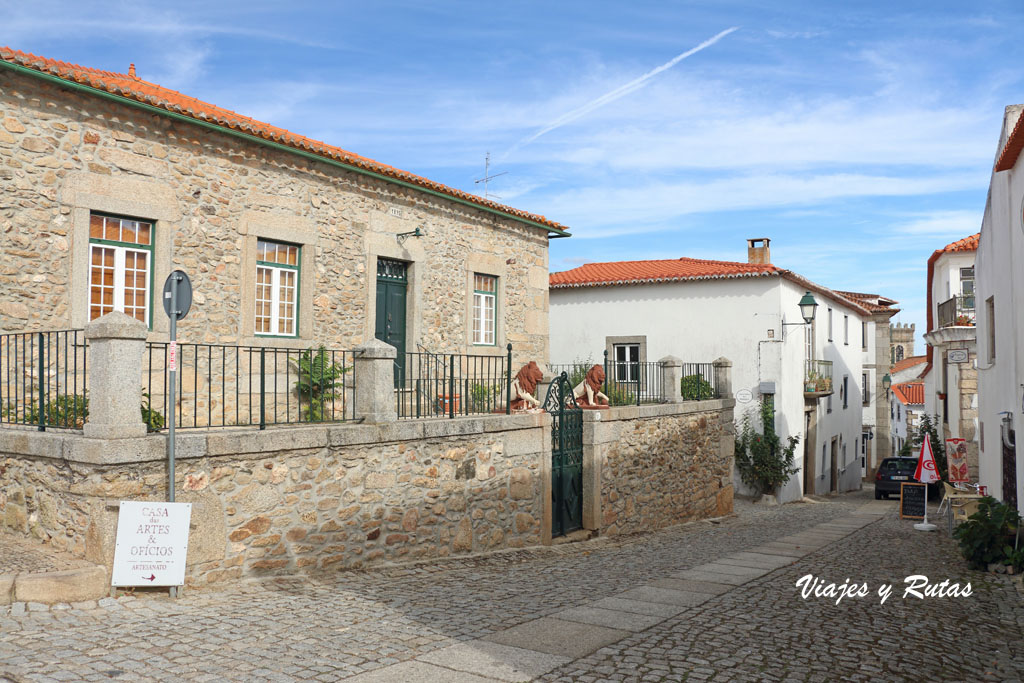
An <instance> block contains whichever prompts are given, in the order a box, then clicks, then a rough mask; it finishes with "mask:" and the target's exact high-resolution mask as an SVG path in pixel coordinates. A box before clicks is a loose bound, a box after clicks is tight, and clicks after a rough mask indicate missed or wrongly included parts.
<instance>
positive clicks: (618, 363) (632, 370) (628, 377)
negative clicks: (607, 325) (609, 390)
mask: <svg viewBox="0 0 1024 683" xmlns="http://www.w3.org/2000/svg"><path fill="white" fill-rule="evenodd" d="M613 348H614V351H615V380H616V381H617V382H635V381H637V378H638V377H639V376H640V345H639V344H615V346H614V347H613Z"/></svg>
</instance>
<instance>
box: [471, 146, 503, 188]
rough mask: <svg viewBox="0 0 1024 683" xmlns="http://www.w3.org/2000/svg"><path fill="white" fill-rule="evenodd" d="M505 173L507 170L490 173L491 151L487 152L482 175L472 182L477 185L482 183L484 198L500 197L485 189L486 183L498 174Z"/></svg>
mask: <svg viewBox="0 0 1024 683" xmlns="http://www.w3.org/2000/svg"><path fill="white" fill-rule="evenodd" d="M506 173H508V171H502V172H501V173H495V174H494V175H491V153H490V152H488V153H487V155H486V156H485V157H484V177H483V178H479V179H477V180H474V181H473V183H475V184H477V185H479V184H480V183H483V184H484V199H501V197H499V196H498V195H496V194H491V193H490V192H488V191H487V183H488V182H489V181H491V180H494V179H495V178H497V177H498V176H503V175H505V174H506Z"/></svg>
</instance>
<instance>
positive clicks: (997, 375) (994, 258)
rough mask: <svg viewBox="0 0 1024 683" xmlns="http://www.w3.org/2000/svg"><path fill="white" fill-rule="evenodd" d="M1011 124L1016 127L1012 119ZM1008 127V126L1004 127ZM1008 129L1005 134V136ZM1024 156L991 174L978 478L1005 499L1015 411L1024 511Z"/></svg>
mask: <svg viewBox="0 0 1024 683" xmlns="http://www.w3.org/2000/svg"><path fill="white" fill-rule="evenodd" d="M1007 124H1009V125H1011V126H1012V120H1011V119H1008V121H1007ZM1004 125H1006V124H1004ZM1005 132H1006V131H1005V128H1004V135H1003V137H1004V138H1005ZM1022 215H1024V156H1022V158H1021V159H1020V160H1018V161H1017V164H1016V166H1014V167H1013V168H1012V169H1010V170H1008V171H1001V172H999V173H994V174H993V175H992V181H991V185H990V187H989V204H988V206H987V207H986V210H985V216H984V219H983V221H982V226H981V242H980V244H979V246H978V252H977V266H976V276H977V282H976V285H977V310H978V327H977V333H978V420H979V428H980V429H981V430H983V435H982V438H981V442H982V445H983V446H984V448H983V449H982V450H981V452H980V454H979V476H980V479H981V483H982V484H985V485H987V486H988V487H989V491H990V492H992V493H993V494H994V495H996V496H1000V497H1002V439H1001V434H1000V425H1001V422H1002V419H1003V418H1002V416H1001V415H1000V413H1004V412H1007V411H1009V412H1010V413H1012V419H1013V425H1014V428H1015V430H1016V433H1017V447H1016V460H1017V501H1018V507H1021V508H1022V509H1024V405H1022V403H1024V396H1022V394H1024V265H1022V264H1024V222H1022ZM989 297H994V300H995V329H994V334H995V346H996V355H995V358H992V357H990V354H989V352H988V339H989V334H990V333H992V321H991V320H990V319H989V317H988V315H987V314H986V307H985V301H986V300H987V299H988V298H989Z"/></svg>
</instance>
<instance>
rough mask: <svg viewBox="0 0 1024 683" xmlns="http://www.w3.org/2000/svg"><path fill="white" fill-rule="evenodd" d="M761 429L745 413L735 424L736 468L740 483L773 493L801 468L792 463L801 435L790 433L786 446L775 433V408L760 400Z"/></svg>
mask: <svg viewBox="0 0 1024 683" xmlns="http://www.w3.org/2000/svg"><path fill="white" fill-rule="evenodd" d="M759 417H760V420H761V433H758V432H757V431H756V430H755V429H754V427H753V425H751V421H750V415H749V414H747V415H744V416H743V420H742V422H741V423H740V424H738V425H737V428H736V469H738V470H739V472H740V478H741V479H742V480H743V483H744V484H746V485H747V486H749V487H751V488H753V489H754V490H755V491H757V493H758V495H764V494H766V493H771V494H774V493H775V492H776V491H777V490H778V488H779V487H780V486H782V485H783V484H785V483H786V482H787V481H789V478H790V477H791V476H792V475H794V474H796V473H797V472H799V471H800V469H799V468H798V467H796V466H795V465H794V464H793V463H794V460H795V458H794V455H793V453H794V451H795V450H796V445H797V443H799V442H800V437H797V436H791V437H789V438H788V444H787V445H786V447H785V448H783V447H782V444H781V442H780V440H779V435H778V434H776V433H775V408H774V407H773V406H772V405H771V404H770V403H768V402H766V401H764V400H762V401H761V407H760V410H759Z"/></svg>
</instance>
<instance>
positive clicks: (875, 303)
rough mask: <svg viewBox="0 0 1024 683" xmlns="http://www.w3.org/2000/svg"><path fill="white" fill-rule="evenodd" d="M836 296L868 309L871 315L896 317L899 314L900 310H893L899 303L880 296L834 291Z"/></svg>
mask: <svg viewBox="0 0 1024 683" xmlns="http://www.w3.org/2000/svg"><path fill="white" fill-rule="evenodd" d="M836 293H837V294H840V295H842V296H844V297H846V298H847V299H850V300H851V301H853V302H855V303H858V304H860V305H861V306H863V307H864V308H866V309H868V310H869V311H871V312H872V313H883V312H884V313H892V314H893V315H896V314H897V313H899V312H900V309H898V308H893V306H894V305H895V304H898V303H899V302H898V301H896V300H895V299H890V298H888V297H884V296H882V295H881V294H863V293H861V292H843V291H840V290H838V289H837V290H836Z"/></svg>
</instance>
